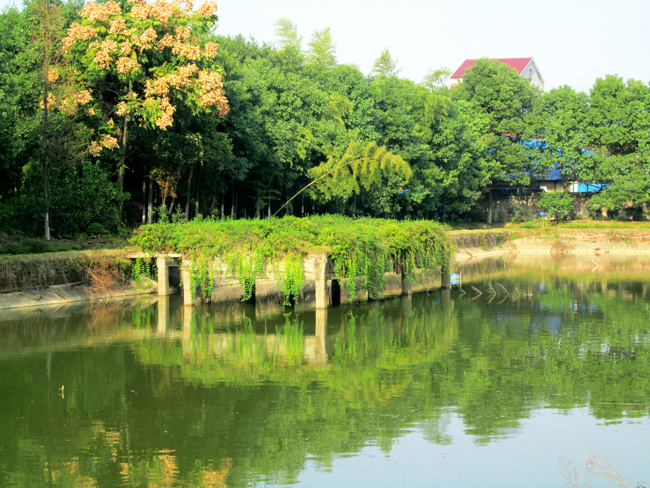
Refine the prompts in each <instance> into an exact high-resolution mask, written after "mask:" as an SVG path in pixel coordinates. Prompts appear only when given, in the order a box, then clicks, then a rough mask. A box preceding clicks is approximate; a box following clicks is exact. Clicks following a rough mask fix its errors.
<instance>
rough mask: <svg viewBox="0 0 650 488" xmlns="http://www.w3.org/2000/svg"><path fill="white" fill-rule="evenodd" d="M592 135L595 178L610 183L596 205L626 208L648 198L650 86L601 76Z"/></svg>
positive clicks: (595, 199)
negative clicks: (594, 153) (595, 155)
mask: <svg viewBox="0 0 650 488" xmlns="http://www.w3.org/2000/svg"><path fill="white" fill-rule="evenodd" d="M589 103H590V108H589V112H588V122H589V123H588V126H587V137H588V142H589V145H590V146H591V147H593V148H594V149H595V150H596V152H597V153H598V156H597V163H598V166H597V168H596V170H595V174H596V179H597V180H598V181H600V182H603V183H608V184H609V187H608V188H607V189H606V190H605V191H604V192H603V193H602V195H595V196H594V197H593V199H592V202H591V204H592V208H594V209H609V210H614V211H618V210H622V209H624V208H635V207H639V206H641V205H643V204H645V203H646V202H647V201H648V189H649V188H650V186H649V183H650V179H649V177H648V174H649V173H650V141H649V140H648V133H650V88H649V87H648V86H647V85H646V84H645V83H642V82H640V81H636V80H628V81H627V83H626V82H624V81H623V79H622V78H620V77H618V76H611V75H608V76H606V77H605V78H598V79H597V80H596V83H595V84H594V86H593V87H592V89H591V94H590V97H589Z"/></svg>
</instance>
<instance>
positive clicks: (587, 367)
mask: <svg viewBox="0 0 650 488" xmlns="http://www.w3.org/2000/svg"><path fill="white" fill-rule="evenodd" d="M458 271H459V272H460V273H461V274H462V285H461V287H454V288H453V289H452V290H451V291H436V292H430V293H422V294H416V295H413V296H411V297H402V298H401V299H390V300H385V301H379V302H371V303H366V304H357V305H350V306H341V307H334V308H330V309H328V310H327V311H314V310H291V309H288V308H287V309H285V308H283V307H280V306H278V305H274V304H258V305H257V306H252V305H246V304H232V305H213V306H204V307H197V308H194V309H188V308H186V309H184V308H183V306H182V300H181V299H180V297H171V299H169V298H161V299H158V298H157V297H150V298H147V299H143V300H138V301H123V302H113V303H104V304H94V305H92V306H73V307H66V308H63V309H43V310H37V311H35V310H26V311H14V312H12V313H9V312H3V314H2V316H1V317H0V486H3V487H40V486H56V487H73V486H74V487H79V486H81V487H100V486H101V487H118V486H129V487H132V486H135V487H172V486H183V487H187V486H196V487H225V486H228V487H278V486H300V487H331V486H346V487H384V486H386V487H388V486H390V487H394V486H408V487H437V486H440V487H457V486H458V487H462V486H467V487H521V486H527V487H531V486H532V487H534V486H539V487H553V486H557V487H562V486H570V487H573V486H576V487H577V486H583V484H584V483H585V482H587V481H588V477H589V476H591V486H594V487H598V486H607V484H608V482H609V481H613V480H614V476H615V475H616V474H617V473H619V474H620V476H621V477H622V478H624V479H625V480H626V482H627V483H628V484H629V486H632V487H637V486H648V485H650V464H649V463H648V452H650V420H649V419H650V307H649V304H650V290H649V289H648V283H649V281H650V257H644V256H641V257H639V256H627V257H621V258H614V257H611V256H573V257H550V256H549V255H540V256H536V257H523V256H507V257H501V258H497V259H491V260H480V261H477V260H474V259H472V260H470V261H468V262H466V263H463V264H461V265H459V269H458ZM614 465H615V467H614Z"/></svg>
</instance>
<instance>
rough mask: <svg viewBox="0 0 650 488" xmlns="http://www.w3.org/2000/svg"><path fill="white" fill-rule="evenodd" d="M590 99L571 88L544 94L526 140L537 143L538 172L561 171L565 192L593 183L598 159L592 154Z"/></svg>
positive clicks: (536, 106) (534, 112)
mask: <svg viewBox="0 0 650 488" xmlns="http://www.w3.org/2000/svg"><path fill="white" fill-rule="evenodd" d="M588 114H589V98H588V96H587V95H586V94H585V93H583V92H575V91H573V89H572V88H571V87H569V86H566V85H565V86H561V87H560V88H555V89H553V90H551V91H550V92H547V93H544V94H543V95H542V96H541V97H540V98H539V99H538V100H537V103H536V104H535V108H534V109H533V113H532V115H531V122H530V127H529V132H528V134H527V139H529V140H532V141H537V142H538V143H537V144H536V147H537V149H538V153H537V154H535V153H533V154H534V156H535V158H536V159H537V161H538V162H539V163H540V164H539V169H538V172H539V174H541V175H544V174H546V173H547V172H548V171H549V169H551V168H554V169H557V170H559V172H560V175H561V177H562V183H563V186H564V190H565V191H566V190H567V189H568V185H569V184H570V183H571V182H574V181H582V182H594V180H595V176H594V166H595V162H596V159H597V158H595V157H594V156H595V154H594V153H593V151H589V150H588V149H587V147H588V141H587V125H588Z"/></svg>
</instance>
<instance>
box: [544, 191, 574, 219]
mask: <svg viewBox="0 0 650 488" xmlns="http://www.w3.org/2000/svg"><path fill="white" fill-rule="evenodd" d="M537 205H538V206H540V207H541V208H543V209H544V210H545V211H546V213H548V214H549V215H550V216H551V217H553V219H554V220H555V225H556V226H557V223H558V221H559V220H560V219H563V218H565V217H568V216H569V215H571V212H572V211H573V199H572V198H571V195H570V194H569V193H565V192H561V191H551V192H548V193H544V195H543V196H542V198H540V199H539V202H537Z"/></svg>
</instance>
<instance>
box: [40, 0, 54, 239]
mask: <svg viewBox="0 0 650 488" xmlns="http://www.w3.org/2000/svg"><path fill="white" fill-rule="evenodd" d="M49 12H50V8H49V6H48V4H47V2H46V3H45V7H44V11H43V14H44V17H45V18H44V22H43V31H44V35H45V39H44V41H45V42H44V43H43V131H42V133H41V158H42V160H41V164H42V166H43V200H44V206H45V222H44V227H45V228H44V237H45V239H46V240H48V241H49V240H51V238H52V237H51V235H50V175H49V161H48V158H49V148H48V145H49V143H48V138H47V133H48V129H49V127H48V111H49V107H48V103H47V102H48V97H49V85H48V82H49V75H50V73H49V71H50V59H49V57H50V52H49V51H50V32H49V20H50V19H49Z"/></svg>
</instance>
